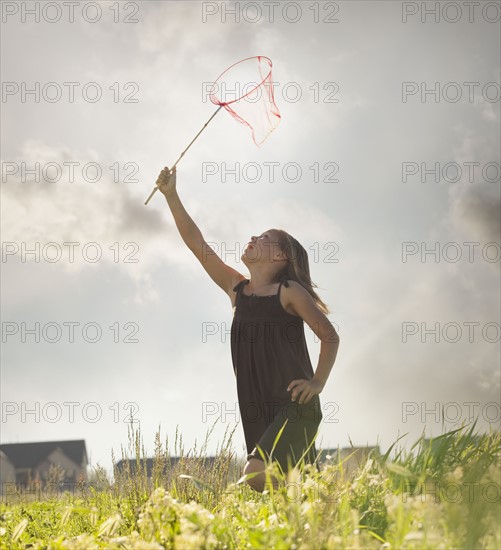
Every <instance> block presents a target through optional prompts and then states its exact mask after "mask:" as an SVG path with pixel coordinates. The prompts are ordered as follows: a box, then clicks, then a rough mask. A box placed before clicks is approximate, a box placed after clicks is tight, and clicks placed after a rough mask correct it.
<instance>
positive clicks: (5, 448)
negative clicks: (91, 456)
mask: <svg viewBox="0 0 501 550" xmlns="http://www.w3.org/2000/svg"><path fill="white" fill-rule="evenodd" d="M0 456H1V458H2V461H1V472H0V478H1V479H2V485H4V484H5V483H8V482H12V481H14V482H15V483H16V484H18V485H21V486H25V487H27V486H29V485H31V484H32V483H41V484H42V485H43V484H46V483H48V482H57V483H62V484H64V483H66V484H70V483H77V482H78V481H79V480H80V479H82V478H83V479H84V480H86V479H87V465H88V459H87V449H86V447H85V441H84V440H83V439H78V440H74V441H42V442H37V443H8V444H2V445H0ZM4 457H5V458H4ZM12 470H14V472H13V471H12ZM7 477H8V478H9V479H7ZM11 478H14V479H11Z"/></svg>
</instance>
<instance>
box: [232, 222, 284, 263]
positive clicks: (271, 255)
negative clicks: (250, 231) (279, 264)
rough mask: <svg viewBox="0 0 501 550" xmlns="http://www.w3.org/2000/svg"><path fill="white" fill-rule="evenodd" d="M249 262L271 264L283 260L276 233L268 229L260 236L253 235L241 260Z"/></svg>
mask: <svg viewBox="0 0 501 550" xmlns="http://www.w3.org/2000/svg"><path fill="white" fill-rule="evenodd" d="M243 258H245V259H247V260H249V261H250V262H259V261H262V262H273V261H278V260H280V259H282V258H283V253H282V251H281V250H280V246H279V244H278V231H277V230H275V229H268V230H267V231H264V232H263V233H261V235H253V236H252V237H251V239H250V241H249V242H248V243H247V245H246V247H245V249H244V253H243V255H242V259H243Z"/></svg>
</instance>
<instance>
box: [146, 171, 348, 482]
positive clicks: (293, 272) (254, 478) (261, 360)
mask: <svg viewBox="0 0 501 550" xmlns="http://www.w3.org/2000/svg"><path fill="white" fill-rule="evenodd" d="M156 184H157V186H158V188H159V189H160V191H161V192H162V193H163V194H164V196H165V198H166V199H167V204H168V205H169V208H170V210H171V212H172V215H173V216H174V221H175V223H176V226H177V228H178V230H179V233H180V235H181V237H182V239H183V241H184V242H185V243H186V246H188V248H189V249H190V250H191V251H192V252H193V254H194V255H195V256H196V257H197V259H198V260H199V261H200V263H201V264H202V266H203V268H204V269H205V271H207V273H208V274H209V276H210V277H211V278H212V280H213V281H214V282H215V283H216V284H217V285H218V286H219V287H221V288H222V289H223V290H224V291H225V292H226V293H227V294H228V296H229V297H230V300H231V305H232V307H233V312H234V313H233V315H234V316H233V324H232V327H231V354H232V361H233V368H234V372H235V375H236V380H237V393H238V400H239V409H240V417H241V420H242V425H243V428H244V435H245V442H246V446H247V453H248V455H247V463H246V465H245V467H244V474H245V479H246V481H247V483H249V485H250V486H251V487H252V488H253V489H255V490H257V491H263V489H264V485H265V479H266V476H265V473H264V470H265V461H264V460H263V456H264V457H265V458H266V461H268V460H270V461H276V462H277V463H278V464H279V465H280V467H281V469H282V470H283V471H284V472H286V471H287V470H288V469H289V468H290V467H292V466H295V465H296V464H297V463H298V461H299V460H300V459H301V458H302V459H303V461H304V463H314V462H315V458H316V449H315V444H314V440H315V436H316V433H317V431H318V427H319V424H320V421H321V419H322V413H321V408H320V399H319V395H318V394H320V392H321V391H322V389H323V388H324V386H325V383H326V381H327V378H328V376H329V373H330V371H331V369H332V366H333V364H334V361H335V359H336V355H337V350H338V347H339V336H338V334H337V332H336V330H335V329H334V327H333V326H332V324H331V323H330V322H329V320H328V318H327V317H326V315H325V314H326V313H328V309H327V306H326V305H325V304H324V303H323V302H322V300H321V299H320V298H319V297H318V295H317V294H316V293H315V291H314V290H313V286H314V284H313V283H312V281H311V279H310V272H309V265H308V254H307V253H306V251H305V250H304V248H303V247H302V246H301V245H300V244H299V243H298V241H296V239H294V238H293V237H291V236H290V235H289V234H288V233H286V232H285V231H283V230H280V229H269V230H268V231H265V232H263V233H261V235H259V236H253V237H251V239H250V241H249V242H248V243H247V245H246V248H245V250H244V252H243V254H242V258H241V259H242V262H243V263H244V265H245V266H246V267H247V269H248V270H249V272H250V279H247V278H246V277H245V276H244V275H242V274H241V273H239V272H238V271H236V270H235V269H233V268H231V267H230V266H228V265H226V264H225V263H224V262H223V261H222V260H221V259H220V258H219V256H218V255H217V254H216V253H215V252H214V250H213V249H212V248H211V247H210V246H209V245H208V244H207V243H206V242H205V240H204V237H203V235H202V233H201V232H200V230H199V228H198V227H197V225H196V224H195V223H194V221H193V220H192V219H191V217H190V216H189V214H188V213H187V212H186V210H185V209H184V206H183V204H182V203H181V200H180V199H179V196H178V194H177V190H176V170H175V168H174V170H173V171H172V172H171V171H170V170H169V168H167V167H166V168H165V169H164V170H162V172H161V173H160V175H159V176H158V179H157V182H156ZM304 322H306V323H307V324H308V325H309V326H310V327H311V329H312V330H313V331H314V332H315V334H316V335H317V336H318V338H319V339H320V341H321V346H320V356H319V359H318V365H317V369H316V371H315V372H313V367H312V365H311V361H310V357H309V354H308V349H307V345H306V340H305V336H304ZM282 428H283V431H282V433H281V436H280V437H279V438H278V442H277V441H276V440H277V436H278V434H279V432H280V430H282ZM317 467H318V465H317ZM250 474H252V475H250ZM273 482H274V484H276V480H273Z"/></svg>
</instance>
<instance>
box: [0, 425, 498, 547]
mask: <svg viewBox="0 0 501 550" xmlns="http://www.w3.org/2000/svg"><path fill="white" fill-rule="evenodd" d="M475 425H476V424H475V423H474V424H473V425H472V426H463V427H461V428H459V429H457V430H454V431H450V432H447V433H444V434H443V435H441V436H439V437H437V438H435V439H433V440H431V441H430V440H425V439H423V438H422V439H420V440H419V441H417V442H416V443H415V444H414V445H413V446H412V447H411V448H410V449H409V450H408V451H405V452H404V451H403V449H402V448H399V447H398V445H399V443H400V442H399V441H398V440H397V441H396V442H395V443H394V444H393V445H392V446H391V447H390V448H389V449H388V450H387V451H386V453H385V454H384V455H370V456H369V458H368V459H367V460H366V461H364V463H363V464H362V465H361V466H360V467H359V468H358V469H357V470H355V471H353V472H350V475H347V473H346V471H345V468H344V464H343V463H339V462H337V461H335V460H333V459H329V460H327V462H326V463H325V465H323V467H322V469H321V471H320V472H318V471H316V468H315V467H314V466H311V465H306V466H305V467H304V468H302V469H301V470H299V469H295V470H293V471H292V472H290V473H289V475H288V476H284V475H280V472H278V471H277V470H275V469H274V468H275V466H273V465H269V466H268V471H269V473H270V475H271V474H272V473H273V474H274V475H276V476H278V477H279V478H280V485H279V487H278V488H277V489H276V490H275V489H274V488H273V485H272V484H271V483H270V484H268V485H267V487H268V489H266V490H265V491H264V492H263V493H257V492H255V491H253V490H252V489H251V488H250V487H249V486H248V485H247V484H246V483H242V482H238V479H237V477H235V476H234V475H233V474H232V472H233V471H235V472H237V471H238V470H239V466H240V465H239V464H238V463H236V462H235V459H234V453H233V452H232V451H231V438H232V433H231V434H229V435H225V438H224V441H223V443H222V444H221V447H220V448H218V452H217V457H216V461H215V463H214V464H212V465H211V466H210V467H208V465H207V464H204V462H203V459H202V457H203V456H204V454H205V447H204V446H202V448H200V449H198V450H197V449H196V448H195V449H193V450H191V451H190V452H189V453H184V450H183V449H182V448H181V449H180V448H179V447H180V444H179V439H178V435H177V434H176V441H175V450H176V451H177V453H178V454H179V450H181V454H180V456H183V457H185V459H182V460H181V461H180V462H179V463H178V464H177V465H176V468H175V470H171V469H169V468H166V464H167V463H168V458H169V452H168V442H166V444H165V445H162V443H161V441H160V437H159V435H158V434H157V438H156V441H155V459H154V466H153V471H152V476H151V478H148V477H147V475H146V471H144V469H143V470H142V469H141V467H140V464H141V463H140V458H141V457H144V448H143V443H142V441H141V438H140V434H139V433H135V432H131V433H130V434H129V451H132V452H133V454H128V453H125V452H124V451H123V450H122V454H123V456H134V457H135V459H136V466H137V468H135V469H128V470H127V469H125V470H122V471H120V472H118V471H117V470H116V468H115V477H114V479H113V480H109V479H108V478H107V476H106V473H105V472H104V471H103V470H102V469H99V468H98V469H97V470H96V471H95V472H94V475H93V478H92V479H91V480H90V481H88V482H83V481H82V483H80V484H79V485H78V487H76V488H75V490H74V491H69V492H66V493H62V492H56V493H55V495H54V496H53V497H52V498H51V495H50V491H49V492H47V491H46V492H45V493H44V496H43V498H34V496H33V494H31V495H28V494H23V492H22V491H18V492H17V493H12V494H9V495H8V498H6V497H5V496H4V498H3V502H2V504H1V505H0V506H1V508H0V536H1V543H0V545H1V546H0V547H1V548H9V549H21V548H22V549H25V548H30V549H42V548H46V549H68V548H72V549H82V550H88V549H93V548H117V549H118V548H122V549H129V548H130V549H141V550H143V549H144V550H147V549H162V548H176V549H183V550H184V549H189V548H227V549H236V548H263V549H264V548H266V549H269V548H291V549H297V550H299V549H317V548H318V549H320V548H326V549H329V548H378V549H380V548H393V549H403V548H409V549H410V548H416V549H417V548H419V549H422V548H426V549H428V548H444V549H449V548H450V549H452V548H454V549H456V548H464V549H468V550H471V549H475V548H485V549H489V550H491V549H492V550H494V549H499V548H501V522H500V518H501V504H500V500H501V498H500V497H501V493H500V487H501V468H500V465H501V461H500V458H501V455H500V443H501V434H500V433H499V432H491V433H488V434H478V433H475ZM205 444H206V442H205ZM205 444H204V445H205ZM189 457H199V459H198V460H193V459H190V458H189ZM113 461H114V464H115V458H114V457H113ZM56 478H57V472H55V473H54V479H56ZM29 497H30V498H29Z"/></svg>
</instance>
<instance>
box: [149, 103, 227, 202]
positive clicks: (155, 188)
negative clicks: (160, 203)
mask: <svg viewBox="0 0 501 550" xmlns="http://www.w3.org/2000/svg"><path fill="white" fill-rule="evenodd" d="M223 107H224V104H221V105H219V107H218V108H217V109H216V110H215V112H214V113H213V114H212V116H211V117H210V118H209V120H208V121H207V122H206V123H205V124H204V125H203V126H202V129H201V130H200V131H199V132H198V134H197V135H196V136H195V137H194V138H193V139H192V140H191V141H190V144H189V145H188V147H186V149H185V150H184V151H183V152H182V153H181V154H180V155H179V158H178V159H177V160H176V162H175V163H174V164H173V165H172V168H171V169H170V172H171V173H172V170H174V168H175V167H176V165H177V163H178V162H179V161H180V160H181V159H182V158H183V157H184V154H185V153H186V151H187V150H188V149H189V148H190V147H191V146H192V145H193V143H195V140H196V139H197V138H198V136H199V135H200V134H201V133H202V132H203V131H204V130H205V128H206V127H207V125H208V124H209V122H210V121H211V120H212V119H213V118H214V117H215V116H216V115H217V114H218V113H219V111H220V110H221V109H222V108H223ZM157 191H158V186H155V187H154V188H153V190H152V192H151V193H150V196H149V197H148V198H147V199H146V202H145V203H144V204H145V206H146V205H147V204H148V203H149V202H150V199H151V197H153V195H154V194H155V193H156V192H157Z"/></svg>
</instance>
